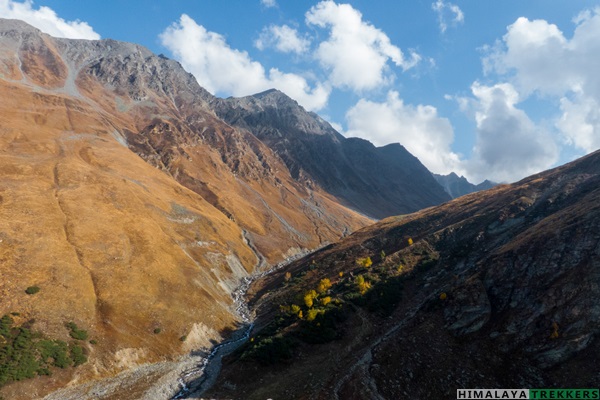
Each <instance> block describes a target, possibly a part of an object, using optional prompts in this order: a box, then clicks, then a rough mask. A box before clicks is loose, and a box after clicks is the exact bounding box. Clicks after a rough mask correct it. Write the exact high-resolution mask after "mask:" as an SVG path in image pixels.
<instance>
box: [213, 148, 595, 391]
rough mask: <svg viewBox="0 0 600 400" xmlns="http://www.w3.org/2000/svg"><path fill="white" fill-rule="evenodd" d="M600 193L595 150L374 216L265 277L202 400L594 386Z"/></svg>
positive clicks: (255, 292)
mask: <svg viewBox="0 0 600 400" xmlns="http://www.w3.org/2000/svg"><path fill="white" fill-rule="evenodd" d="M599 183H600V151H596V152H594V153H592V154H590V155H588V156H585V157H582V158H581V159H578V160H576V161H573V162H571V163H569V164H566V165H564V166H561V167H557V168H554V169H552V170H549V171H545V172H542V173H539V174H536V175H533V176H530V177H527V178H525V179H523V180H521V181H519V182H516V183H514V184H511V185H498V186H496V187H494V188H492V189H489V190H487V191H483V192H477V193H472V194H468V195H465V196H462V197H460V198H458V199H455V200H453V201H451V202H448V203H445V204H443V205H440V206H436V207H431V208H428V209H425V210H421V211H419V212H417V213H413V214H410V215H406V216H395V217H390V218H386V219H384V220H382V221H380V222H378V223H376V224H374V225H371V226H368V227H365V228H362V229H361V230H359V231H357V232H355V233H353V234H352V235H350V236H349V237H347V238H345V239H343V240H341V241H340V242H338V243H336V244H333V245H332V246H330V247H328V248H326V249H323V250H321V251H320V252H317V253H316V254H314V255H311V256H310V257H308V258H305V259H302V260H299V261H297V262H295V263H293V264H292V265H290V267H289V268H288V269H286V270H284V271H279V272H277V273H275V274H274V275H273V276H269V277H266V278H265V279H263V280H262V281H261V282H258V283H257V284H256V285H255V287H254V288H253V297H252V301H251V302H252V304H253V308H254V309H255V311H256V312H257V314H258V320H257V331H256V332H255V333H254V335H253V340H252V341H251V342H250V343H248V344H247V345H246V346H245V347H244V348H243V349H241V350H240V351H239V352H238V353H236V354H233V355H232V356H231V357H230V358H229V359H228V360H227V361H226V362H225V363H224V370H223V373H222V375H221V376H220V378H219V380H218V382H217V384H216V386H215V387H214V388H213V389H210V390H209V391H208V392H207V393H205V395H206V396H208V397H228V396H231V395H232V394H233V392H232V389H231V388H234V387H235V393H236V394H237V395H238V396H243V397H244V398H248V399H253V398H264V396H272V397H279V396H286V397H288V398H304V397H305V396H308V397H311V398H323V399H324V398H404V397H410V398H415V399H430V398H451V397H452V396H454V395H455V393H456V389H457V388H469V387H517V386H519V387H559V388H560V387H567V386H573V387H596V386H597V385H598V383H599V382H600V373H598V370H597V369H596V368H594V365H595V362H596V361H595V360H596V357H597V356H598V355H600V343H599V341H598V333H599V332H600V323H599V321H600V318H599V317H600V307H599V306H598V304H597V301H596V300H595V299H597V298H598V296H599V295H600V274H599V273H598V272H599V271H600V269H599V268H600V264H599V263H598V260H600V224H599V222H598V221H600V219H599V218H598V217H599V216H600V207H598V204H600V203H599V201H600V189H598V188H599V187H600V185H599ZM367 257H368V260H369V261H370V262H366V261H365V260H367ZM359 278H360V279H359ZM325 279H327V280H328V281H325ZM323 282H325V283H326V284H327V285H326V286H324V283H323ZM365 282H366V283H365ZM329 284H331V285H329ZM310 290H313V291H315V293H314V294H311V292H310ZM307 296H309V297H310V301H309V302H308V303H307V302H305V299H306V298H307ZM324 299H327V300H324ZM336 303H337V304H336ZM292 304H295V305H296V307H297V310H299V311H296V312H294V310H295V309H294V308H293V306H292ZM322 304H327V305H326V306H323V305H322ZM331 304H333V306H331ZM311 310H312V311H311ZM315 310H316V311H315ZM299 312H302V314H300V313H299ZM315 313H316V317H314V315H315ZM309 318H313V319H312V320H311V319H309ZM265 354H267V355H269V354H270V355H271V358H272V360H273V361H272V362H267V361H265ZM266 360H269V359H268V358H267V359H266ZM257 365H260V368H258V367H256V366H257Z"/></svg>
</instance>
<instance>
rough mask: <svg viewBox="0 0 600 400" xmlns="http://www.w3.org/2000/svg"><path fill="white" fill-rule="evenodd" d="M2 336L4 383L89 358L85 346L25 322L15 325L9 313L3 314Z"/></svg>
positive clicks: (0, 320)
mask: <svg viewBox="0 0 600 400" xmlns="http://www.w3.org/2000/svg"><path fill="white" fill-rule="evenodd" d="M84 332H85V331H84ZM86 335H87V333H86ZM0 336H2V340H0V386H2V385H4V384H7V383H10V382H14V381H21V380H24V379H30V378H34V377H36V376H38V375H51V374H52V368H67V367H71V366H75V367H76V366H78V365H81V364H83V363H85V362H86V361H87V356H86V355H85V349H83V348H82V347H81V346H78V345H75V344H71V345H68V344H67V343H65V342H63V341H62V340H52V339H48V338H45V337H44V336H43V335H42V334H41V333H39V332H34V331H32V330H31V329H30V328H27V327H25V326H15V325H14V320H13V319H12V318H11V317H10V316H9V315H4V316H3V317H2V318H0Z"/></svg>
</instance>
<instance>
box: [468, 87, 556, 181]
mask: <svg viewBox="0 0 600 400" xmlns="http://www.w3.org/2000/svg"><path fill="white" fill-rule="evenodd" d="M471 90H472V93H473V95H474V97H475V101H474V102H473V103H472V104H474V105H475V106H476V110H475V120H476V124H477V138H476V143H475V147H474V149H473V155H472V158H471V160H469V161H468V162H466V163H465V168H466V169H467V175H468V176H469V177H471V179H472V180H474V181H480V180H482V179H484V178H489V179H492V180H495V181H497V182H513V181H515V180H517V179H520V178H523V177H524V176H527V175H531V174H533V173H536V172H539V171H542V170H544V169H547V168H549V167H550V166H551V165H552V164H554V163H555V162H556V161H557V160H558V146H557V145H556V143H555V141H554V139H553V138H552V136H551V135H550V134H549V133H548V132H546V131H544V130H542V129H541V128H539V127H537V126H536V125H535V124H534V123H533V122H532V121H531V120H530V119H529V117H528V116H527V114H525V112H523V111H522V110H520V109H518V108H517V107H516V104H517V103H518V102H519V100H520V98H519V94H518V92H517V91H516V90H515V88H514V87H513V85H511V84H509V83H500V84H496V85H493V86H485V85H481V84H479V83H477V82H476V83H474V84H473V85H472V87H471Z"/></svg>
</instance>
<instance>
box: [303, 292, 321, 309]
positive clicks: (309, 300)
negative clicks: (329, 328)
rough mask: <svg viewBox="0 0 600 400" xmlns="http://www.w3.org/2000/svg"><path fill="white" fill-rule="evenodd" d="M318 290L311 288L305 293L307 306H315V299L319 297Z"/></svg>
mask: <svg viewBox="0 0 600 400" xmlns="http://www.w3.org/2000/svg"><path fill="white" fill-rule="evenodd" d="M317 296H318V295H317V292H315V291H314V290H309V291H308V292H306V293H305V294H304V304H305V305H306V307H308V308H311V307H312V306H313V301H314V300H315V299H316V298H317Z"/></svg>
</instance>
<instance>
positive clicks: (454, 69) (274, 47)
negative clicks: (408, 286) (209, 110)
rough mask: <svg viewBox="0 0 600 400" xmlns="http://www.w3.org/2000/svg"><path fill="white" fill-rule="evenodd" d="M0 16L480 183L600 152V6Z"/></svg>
mask: <svg viewBox="0 0 600 400" xmlns="http://www.w3.org/2000/svg"><path fill="white" fill-rule="evenodd" d="M0 16H2V17H8V18H18V19H23V20H26V21H27V22H29V23H31V24H33V25H35V26H37V27H38V28H40V29H42V30H43V31H45V32H47V33H49V34H52V35H54V36H64V37H78V38H88V39H97V38H112V39H117V40H123V41H128V42H134V43H139V44H142V45H144V46H146V47H148V48H149V49H151V50H152V51H154V52H155V53H163V54H165V55H167V56H169V57H172V58H175V59H177V60H178V61H180V62H181V63H182V64H183V66H184V67H185V68H186V69H187V70H188V71H190V72H192V73H193V74H194V75H195V76H196V79H198V81H199V83H200V84H201V85H202V86H204V87H206V88H207V89H208V90H210V91H211V92H212V93H214V94H216V95H218V96H223V97H227V96H231V95H234V96H244V95H250V94H253V93H256V92H259V91H262V90H266V89H268V88H270V87H277V88H278V89H280V90H282V91H284V92H286V93H287V94H288V95H290V96H291V97H292V98H294V99H295V100H297V101H298V102H299V103H300V104H302V105H303V106H305V107H306V108H307V109H309V110H314V111H316V112H317V113H319V114H320V115H321V116H323V117H324V118H325V119H327V120H328V121H330V122H331V123H332V124H334V126H335V127H336V128H338V129H339V130H340V132H342V133H343V134H345V135H347V136H360V137H363V138H366V139H368V140H371V141H372V142H373V143H375V144H376V145H385V144H388V143H391V142H400V143H401V144H402V145H404V146H405V147H406V148H407V149H408V150H409V151H410V152H411V153H413V154H414V155H415V156H417V157H419V159H420V160H421V161H422V162H423V163H424V164H425V165H426V166H427V167H428V168H429V169H430V170H432V171H433V172H438V173H448V172H450V171H455V172H457V173H459V174H461V175H465V176H466V177H467V178H468V179H469V180H471V181H473V182H479V181H481V180H483V179H485V178H490V179H492V180H496V181H507V182H510V181H514V180H518V179H520V178H522V177H524V176H526V175H529V174H531V173H535V172H538V171H541V170H543V169H547V168H549V167H551V166H555V165H558V164H562V163H564V162H567V161H569V160H571V159H573V158H575V157H577V156H581V155H584V154H586V153H589V152H591V151H594V150H596V149H598V147H600V77H599V76H597V75H598V73H597V71H600V39H598V38H600V1H599V0H597V1H586V0H581V1H576V2H574V1H554V0H528V1H522V0H504V1H501V2H500V1H483V0H477V1H473V0H469V1H459V0H453V1H446V0H427V1H424V0H420V1H394V0H391V1H388V0H380V1H375V2H374V1H363V0H360V1H351V2H347V3H343V2H335V1H293V0H286V1H284V0H237V1H218V0H156V1H152V0H146V1H138V0H129V1H122V0H104V1H95V0H86V1H75V0H37V1H35V2H32V1H23V0H0Z"/></svg>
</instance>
